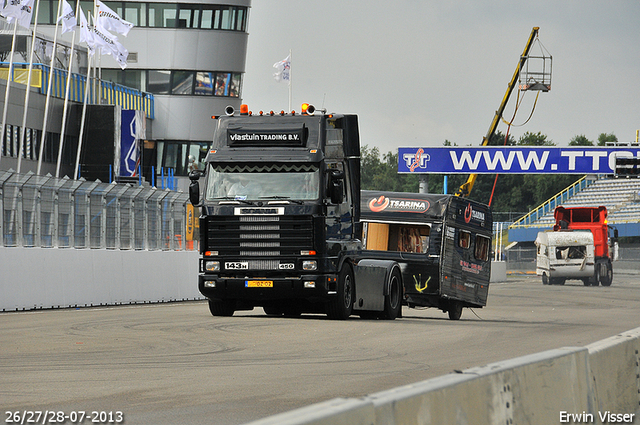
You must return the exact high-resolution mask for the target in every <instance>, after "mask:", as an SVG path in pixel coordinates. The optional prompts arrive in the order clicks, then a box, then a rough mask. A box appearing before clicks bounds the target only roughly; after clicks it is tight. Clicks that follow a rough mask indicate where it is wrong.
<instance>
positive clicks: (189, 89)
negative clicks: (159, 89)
mask: <svg viewBox="0 0 640 425" xmlns="http://www.w3.org/2000/svg"><path fill="white" fill-rule="evenodd" d="M172 74H173V78H172V82H173V84H172V86H171V94H187V95H188V94H193V77H194V73H193V72H192V71H173V73H172Z"/></svg>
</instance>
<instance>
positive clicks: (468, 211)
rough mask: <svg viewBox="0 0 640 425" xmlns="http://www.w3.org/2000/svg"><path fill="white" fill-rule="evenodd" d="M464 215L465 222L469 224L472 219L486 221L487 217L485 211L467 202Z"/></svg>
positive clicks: (480, 221)
mask: <svg viewBox="0 0 640 425" xmlns="http://www.w3.org/2000/svg"><path fill="white" fill-rule="evenodd" d="M462 216H463V217H464V222H465V223H467V224H469V223H470V222H471V220H473V221H476V222H479V223H484V219H485V216H484V211H478V210H475V209H473V207H472V206H471V204H467V207H466V208H465V209H464V214H463V215H462Z"/></svg>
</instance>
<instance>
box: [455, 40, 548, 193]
mask: <svg viewBox="0 0 640 425" xmlns="http://www.w3.org/2000/svg"><path fill="white" fill-rule="evenodd" d="M539 29H540V28H539V27H533V30H531V34H530V35H529V40H527V45H526V46H525V48H524V51H523V52H522V55H521V56H520V61H519V62H518V66H517V67H516V70H515V72H514V73H513V77H511V81H510V82H509V86H508V87H507V92H506V93H505V94H504V97H503V98H502V103H500V107H499V108H498V110H497V111H496V114H495V116H494V117H493V121H492V122H491V126H490V127H489V130H488V131H487V135H486V136H484V138H483V139H482V145H481V146H487V145H488V144H489V141H490V140H491V137H493V134H494V133H495V132H496V128H497V127H498V122H499V121H500V118H501V117H502V113H503V112H504V109H505V107H506V106H507V102H508V101H509V96H511V92H513V89H514V88H515V86H516V84H517V81H518V78H519V77H520V72H521V71H522V69H523V67H524V65H525V63H526V61H527V59H528V58H529V51H530V50H531V46H532V45H533V42H534V41H535V39H536V36H537V35H538V30H539ZM545 59H546V58H545ZM549 72H550V71H549ZM532 74H536V73H532ZM537 74H541V76H542V77H543V81H544V80H545V78H546V76H547V75H548V74H547V72H546V69H545V70H544V71H543V72H542V73H537ZM549 75H550V74H549ZM544 82H545V83H546V81H544ZM550 87H551V86H550V85H547V84H540V83H536V84H531V85H529V84H527V85H526V86H525V87H522V89H523V90H527V89H528V90H542V91H549V89H550ZM477 177H478V175H477V174H470V175H469V178H468V179H467V181H466V182H465V183H464V184H462V185H461V186H460V188H459V189H458V192H456V196H461V197H466V196H469V194H470V193H471V189H473V184H474V183H475V181H476V178H477Z"/></svg>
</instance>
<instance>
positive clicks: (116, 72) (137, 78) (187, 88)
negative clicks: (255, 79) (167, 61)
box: [102, 69, 242, 97]
mask: <svg viewBox="0 0 640 425" xmlns="http://www.w3.org/2000/svg"><path fill="white" fill-rule="evenodd" d="M102 79H103V80H106V81H112V82H114V83H117V84H122V85H123V86H127V87H131V88H134V89H138V90H140V91H144V92H149V93H153V94H170V95H175V96H181V95H182V96H189V95H193V96H223V97H240V84H241V82H242V74H240V73H237V72H213V71H185V70H173V71H169V70H144V69H125V70H120V69H103V70H102Z"/></svg>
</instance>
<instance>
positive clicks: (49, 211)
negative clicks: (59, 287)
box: [0, 170, 197, 251]
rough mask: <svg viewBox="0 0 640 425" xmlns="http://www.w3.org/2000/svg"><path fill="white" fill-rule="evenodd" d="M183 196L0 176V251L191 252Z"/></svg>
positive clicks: (48, 178)
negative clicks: (55, 248) (117, 250)
mask: <svg viewBox="0 0 640 425" xmlns="http://www.w3.org/2000/svg"><path fill="white" fill-rule="evenodd" d="M188 208H191V204H190V203H189V200H188V195H187V194H185V193H182V192H176V191H171V190H168V189H165V190H160V189H156V188H153V187H144V186H132V185H130V184H118V183H115V182H114V183H110V184H109V183H102V182H100V181H95V182H94V181H85V180H83V179H80V180H71V179H69V178H68V177H64V178H61V179H58V178H54V177H51V176H50V175H47V176H38V175H35V174H33V173H31V172H30V173H28V174H18V173H15V172H13V171H11V170H10V171H0V233H1V234H2V238H1V239H0V246H5V247H43V248H53V247H57V248H96V249H100V248H102V249H124V250H128V249H131V250H173V251H181V250H192V249H194V248H195V249H197V247H194V244H193V242H192V241H187V234H186V227H187V226H186V218H187V209H188Z"/></svg>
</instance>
